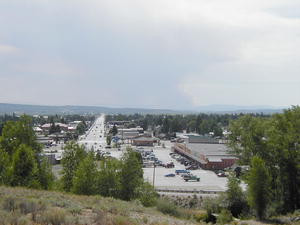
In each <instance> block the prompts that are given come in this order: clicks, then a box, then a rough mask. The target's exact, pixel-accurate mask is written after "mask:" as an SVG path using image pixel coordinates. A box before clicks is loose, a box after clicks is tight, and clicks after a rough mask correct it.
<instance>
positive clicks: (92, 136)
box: [78, 114, 106, 151]
mask: <svg viewBox="0 0 300 225" xmlns="http://www.w3.org/2000/svg"><path fill="white" fill-rule="evenodd" d="M104 123H105V115H104V114H101V116H100V117H98V118H97V119H96V120H95V122H94V124H93V125H92V126H91V127H90V129H89V130H88V131H87V132H86V133H85V134H84V135H82V136H80V137H79V141H78V144H82V145H84V146H85V148H86V149H87V150H88V151H90V150H91V149H94V151H97V150H103V149H104V147H105V145H106V140H105V137H104V133H105V130H104V129H105V124H104Z"/></svg>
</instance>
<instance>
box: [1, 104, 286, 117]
mask: <svg viewBox="0 0 300 225" xmlns="http://www.w3.org/2000/svg"><path fill="white" fill-rule="evenodd" d="M282 110H283V109H280V108H274V107H271V106H270V107H269V108H268V107H267V106H266V107H261V108H255V106H230V105H211V106H201V107H198V108H195V109H194V110H171V109H146V108H113V107H103V106H71V105H65V106H47V105H27V104H10V103H0V114H12V113H16V114H24V113H25V114H30V115H35V114H38V115H51V114H100V113H105V114H117V113H120V114H134V113H140V114H191V113H201V112H203V113H218V114H224V113H265V114H272V113H280V112H282Z"/></svg>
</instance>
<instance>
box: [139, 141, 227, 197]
mask: <svg viewBox="0 0 300 225" xmlns="http://www.w3.org/2000/svg"><path fill="white" fill-rule="evenodd" d="M151 149H153V154H154V155H155V157H156V158H158V160H160V161H162V162H163V163H168V162H173V163H174V165H175V167H174V168H165V167H162V166H157V167H156V168H155V179H154V186H155V187H156V189H159V190H167V191H168V190H173V191H174V190H178V192H183V193H184V192H185V191H187V192H188V191H191V190H201V191H203V192H211V193H213V192H220V191H225V190H226V185H227V178H226V177H218V176H217V175H216V174H215V173H214V172H212V171H208V170H202V169H196V170H190V172H191V173H192V174H193V175H195V176H197V177H198V178H200V181H199V182H198V181H187V182H186V181H185V180H184V179H183V178H182V177H181V175H175V177H165V175H167V174H170V173H175V170H179V169H182V170H184V169H185V166H184V165H182V164H180V163H179V162H178V161H176V160H175V159H173V158H172V157H171V156H170V153H171V145H170V144H169V143H166V148H162V147H158V146H156V147H152V148H151V147H144V150H145V151H147V150H151ZM143 170H144V178H145V180H147V181H148V182H150V183H151V184H152V183H153V174H154V168H153V167H149V168H144V169H143Z"/></svg>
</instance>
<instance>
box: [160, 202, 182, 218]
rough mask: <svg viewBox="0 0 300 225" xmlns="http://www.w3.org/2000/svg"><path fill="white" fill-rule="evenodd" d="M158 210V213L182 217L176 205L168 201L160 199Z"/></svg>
mask: <svg viewBox="0 0 300 225" xmlns="http://www.w3.org/2000/svg"><path fill="white" fill-rule="evenodd" d="M156 208H157V210H158V211H160V212H162V213H163V214H168V215H171V216H179V215H180V213H179V211H178V208H177V207H176V205H175V204H174V203H172V202H170V201H169V200H166V199H159V200H158V201H157V203H156Z"/></svg>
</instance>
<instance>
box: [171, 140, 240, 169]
mask: <svg viewBox="0 0 300 225" xmlns="http://www.w3.org/2000/svg"><path fill="white" fill-rule="evenodd" d="M173 151H174V152H177V153H179V154H181V155H184V156H186V157H187V158H190V159H191V160H193V161H195V162H197V163H198V164H199V165H200V167H201V168H203V169H208V170H222V169H225V168H228V167H231V166H233V165H234V164H235V162H236V161H237V158H236V157H235V156H233V155H231V154H230V153H229V149H228V148H227V146H226V145H224V144H205V143H176V144H174V147H173Z"/></svg>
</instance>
